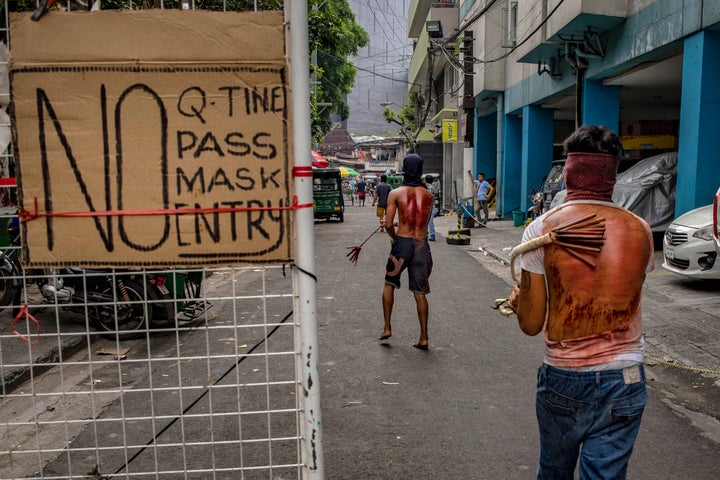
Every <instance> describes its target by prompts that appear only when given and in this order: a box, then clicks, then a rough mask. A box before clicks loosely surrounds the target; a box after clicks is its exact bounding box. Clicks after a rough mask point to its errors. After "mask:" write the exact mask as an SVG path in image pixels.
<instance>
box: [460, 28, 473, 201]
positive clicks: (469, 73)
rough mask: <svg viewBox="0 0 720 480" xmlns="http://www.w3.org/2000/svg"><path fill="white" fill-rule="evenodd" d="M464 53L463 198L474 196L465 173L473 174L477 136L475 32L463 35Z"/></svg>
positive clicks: (467, 32) (469, 31)
mask: <svg viewBox="0 0 720 480" xmlns="http://www.w3.org/2000/svg"><path fill="white" fill-rule="evenodd" d="M460 51H461V52H463V75H464V76H463V97H462V107H463V111H464V117H465V122H464V123H465V135H464V138H463V140H464V142H465V148H464V149H463V179H464V180H463V185H464V188H463V197H472V196H473V186H472V183H470V179H469V178H468V177H467V175H466V174H465V172H467V171H468V170H469V171H471V172H472V169H473V168H472V167H473V160H474V156H475V155H474V152H475V149H474V145H475V144H474V135H475V95H474V91H473V79H474V71H473V69H474V68H475V62H474V61H473V32H472V30H465V33H464V34H463V45H462V47H461V48H460Z"/></svg>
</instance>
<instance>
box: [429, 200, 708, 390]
mask: <svg viewBox="0 0 720 480" xmlns="http://www.w3.org/2000/svg"><path fill="white" fill-rule="evenodd" d="M494 213H495V212H494V211H491V212H490V217H489V218H490V220H489V221H488V224H487V226H486V227H482V228H471V229H470V244H469V245H463V246H458V247H457V248H462V249H465V250H467V251H468V253H470V254H471V256H473V257H474V258H476V259H479V258H482V257H483V256H486V257H490V258H492V259H494V260H496V261H497V262H496V264H497V265H496V266H495V267H494V268H493V267H492V264H491V263H489V262H486V264H485V267H488V266H489V265H490V268H491V270H492V271H493V272H494V273H496V274H497V275H499V276H501V277H503V278H504V279H506V281H507V282H508V284H509V285H512V284H513V282H512V279H511V275H510V251H511V250H512V248H513V247H515V246H516V245H519V244H520V243H521V241H522V235H523V232H524V230H525V228H524V226H521V227H515V226H514V223H513V221H512V220H493V218H494ZM456 229H457V216H456V215H455V214H452V215H447V216H440V217H436V218H435V230H436V232H437V234H438V236H437V239H438V241H442V242H445V238H446V237H447V235H448V232H449V231H451V230H456ZM451 233H452V232H451ZM662 263H663V252H662V246H661V245H656V248H655V269H654V271H652V272H650V273H649V274H648V275H647V277H646V280H645V287H644V291H643V304H642V309H643V322H644V330H645V340H646V347H647V352H646V360H647V363H648V364H658V363H659V364H663V365H665V366H668V367H671V368H674V369H680V370H684V371H688V370H689V371H690V372H693V373H698V374H709V375H710V378H711V379H713V381H714V384H715V385H716V386H718V387H720V380H719V378H720V342H719V341H718V339H720V295H718V294H717V289H718V287H720V283H718V282H712V281H702V280H691V279H687V278H685V277H683V276H681V275H677V274H675V273H671V272H669V271H667V270H665V269H664V268H662ZM516 273H517V272H516ZM508 292H509V290H508Z"/></svg>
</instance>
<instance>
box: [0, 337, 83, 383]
mask: <svg viewBox="0 0 720 480" xmlns="http://www.w3.org/2000/svg"><path fill="white" fill-rule="evenodd" d="M88 347H89V344H88V339H87V336H85V335H78V336H76V337H70V339H69V340H68V341H67V342H64V343H63V344H62V346H61V347H53V348H51V349H50V350H48V351H46V352H45V353H43V354H42V355H40V356H38V357H36V358H35V359H33V364H32V366H30V365H26V366H23V367H20V368H16V369H13V370H10V371H8V372H5V373H4V374H3V376H2V380H1V381H2V394H3V395H7V394H8V393H11V392H13V391H14V390H15V389H16V388H18V387H19V386H20V385H21V384H23V383H24V382H26V381H28V380H29V379H30V378H32V377H34V376H36V375H39V374H41V373H43V372H45V371H46V370H49V369H51V368H52V367H54V366H55V364H57V363H59V362H61V361H62V360H63V359H64V358H65V357H68V356H70V355H74V354H75V353H77V352H79V351H80V350H82V349H86V348H88Z"/></svg>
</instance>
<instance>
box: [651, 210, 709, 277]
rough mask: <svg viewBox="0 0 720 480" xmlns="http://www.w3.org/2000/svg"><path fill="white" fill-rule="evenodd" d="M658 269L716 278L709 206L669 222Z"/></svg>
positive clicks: (691, 275)
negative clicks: (660, 264) (661, 267)
mask: <svg viewBox="0 0 720 480" xmlns="http://www.w3.org/2000/svg"><path fill="white" fill-rule="evenodd" d="M663 256H664V257H665V261H664V262H663V264H662V266H663V268H665V269H666V270H670V271H671V272H675V273H679V274H680V275H685V276H686V277H690V278H706V279H711V278H720V262H717V261H716V259H717V251H716V249H715V240H714V238H713V206H712V205H706V206H704V207H700V208H696V209H695V210H691V211H689V212H687V213H685V214H684V215H680V216H679V217H678V218H676V219H675V220H673V222H672V223H671V224H670V226H669V227H668V229H667V230H666V231H665V239H664V240H663Z"/></svg>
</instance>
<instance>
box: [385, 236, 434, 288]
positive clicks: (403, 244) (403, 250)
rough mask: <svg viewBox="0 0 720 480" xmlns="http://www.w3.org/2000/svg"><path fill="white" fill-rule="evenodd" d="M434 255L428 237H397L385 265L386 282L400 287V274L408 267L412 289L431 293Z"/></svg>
mask: <svg viewBox="0 0 720 480" xmlns="http://www.w3.org/2000/svg"><path fill="white" fill-rule="evenodd" d="M432 265H433V262H432V255H431V254H430V244H429V243H428V240H427V238H424V239H422V240H417V239H415V238H406V237H395V241H393V244H392V248H391V249H390V257H389V258H388V261H387V266H386V267H385V283H387V284H389V285H392V286H393V287H395V288H400V274H402V272H403V271H404V270H405V269H407V271H408V280H409V287H410V291H411V292H413V293H418V294H423V295H424V294H428V293H430V282H429V278H430V273H431V272H432Z"/></svg>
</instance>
